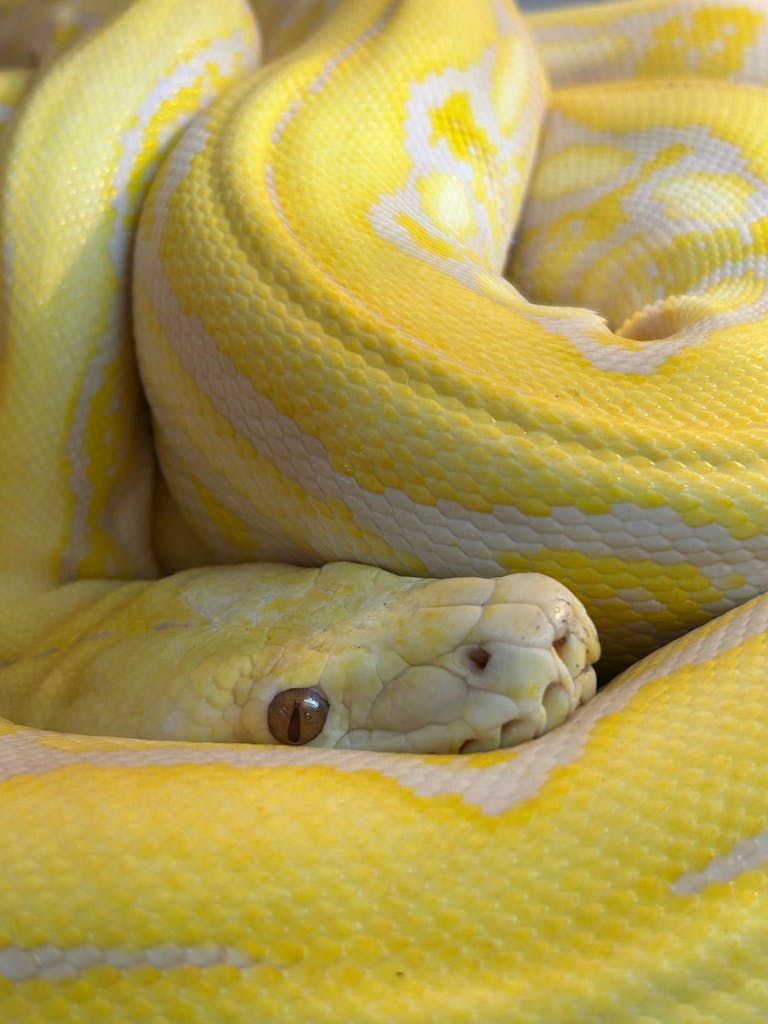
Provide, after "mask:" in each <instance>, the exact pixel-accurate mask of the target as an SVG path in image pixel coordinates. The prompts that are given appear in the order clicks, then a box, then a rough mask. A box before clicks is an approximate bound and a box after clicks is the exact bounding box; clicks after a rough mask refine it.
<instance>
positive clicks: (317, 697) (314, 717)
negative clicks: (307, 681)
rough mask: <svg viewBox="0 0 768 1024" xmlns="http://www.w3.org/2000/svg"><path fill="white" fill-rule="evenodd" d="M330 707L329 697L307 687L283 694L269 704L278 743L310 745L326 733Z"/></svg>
mask: <svg viewBox="0 0 768 1024" xmlns="http://www.w3.org/2000/svg"><path fill="white" fill-rule="evenodd" d="M328 707H329V705H328V701H327V700H326V699H325V697H323V695H322V694H320V693H318V692H317V690H311V689H310V688H309V687H307V686H294V687H291V689H290V690H281V691H280V693H276V694H275V696H274V697H273V698H272V700H271V701H270V704H269V710H268V711H267V724H268V725H269V731H270V732H271V733H272V735H273V736H274V737H275V739H276V740H277V742H278V743H290V744H291V746H297V745H298V744H300V743H309V741H310V740H313V739H314V738H315V737H316V736H319V735H320V733H321V732H322V731H323V726H324V725H325V720H326V718H327V717H328Z"/></svg>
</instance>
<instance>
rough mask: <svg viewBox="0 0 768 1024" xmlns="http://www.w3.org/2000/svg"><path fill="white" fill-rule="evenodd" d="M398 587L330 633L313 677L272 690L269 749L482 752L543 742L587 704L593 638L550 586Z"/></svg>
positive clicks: (534, 580) (476, 582)
mask: <svg viewBox="0 0 768 1024" xmlns="http://www.w3.org/2000/svg"><path fill="white" fill-rule="evenodd" d="M400 582H401V583H402V584H404V583H406V582H408V583H410V584H411V585H410V586H409V587H405V586H403V587H402V589H401V590H399V591H397V590H395V591H393V592H392V593H389V594H387V595H386V596H385V598H384V599H383V600H382V601H381V602H379V603H378V604H377V606H376V609H375V613H374V609H372V608H370V607H369V608H367V609H364V610H363V612H362V613H361V614H360V615H358V616H357V618H356V619H353V620H352V624H351V625H350V624H347V626H346V627H344V628H342V629H340V630H339V631H338V632H337V634H336V635H335V636H334V638H333V640H332V642H331V644H330V646H329V647H328V648H326V649H325V650H324V651H323V656H322V659H321V664H322V668H321V671H319V673H318V674H317V676H316V678H312V679H311V678H309V677H308V676H306V675H305V676H304V678H303V682H304V686H296V685H293V686H291V687H289V688H286V689H280V688H278V689H275V692H274V695H273V696H272V698H271V703H270V705H269V710H268V717H269V719H270V732H271V735H272V739H273V740H274V739H277V741H278V742H284V743H300V742H312V743H313V745H316V746H334V747H340V748H363V749H369V750H370V749H373V750H390V751H407V752H420V753H456V752H475V751H483V750H491V749H496V748H498V747H508V746H512V745H514V744H517V743H520V742H523V741H524V740H528V739H533V738H534V737H536V736H539V735H541V734H542V733H544V732H547V731H548V730H549V729H552V728H553V727H554V726H556V725H559V724H560V723H561V722H563V721H564V720H565V719H566V718H567V717H569V716H570V715H571V713H572V712H573V711H574V710H575V709H576V708H577V707H578V706H579V705H580V704H582V703H583V702H584V701H586V700H588V699H589V698H590V697H591V696H592V695H593V694H594V692H595V685H596V682H595V670H594V667H593V666H594V662H595V661H596V660H597V658H598V657H599V652H600V649H599V644H598V640H597V634H596V631H595V628H594V626H593V625H592V623H591V621H590V619H589V617H588V616H587V614H586V611H585V610H584V607H583V606H582V604H581V603H580V602H579V601H578V600H577V599H576V598H575V597H574V596H573V595H572V594H571V593H570V592H569V591H568V590H567V589H566V588H565V587H563V586H561V585H560V584H559V583H557V582H555V581H554V580H552V579H549V578H548V577H546V576H541V575H539V574H536V573H521V574H518V575H514V576H505V577H501V578H498V579H476V578H458V579H445V580H412V581H400ZM316 664H319V662H316ZM282 667H283V670H284V671H285V670H286V669H287V667H288V666H287V664H286V663H285V662H284V663H283V666H282ZM297 681H298V680H297V677H296V676H295V675H294V676H293V678H292V679H291V682H293V683H294V684H295V683H296V682H297ZM305 698H306V703H303V701H304V700H305ZM273 719H274V720H275V721H276V723H277V725H276V728H273V727H272V721H273ZM291 729H292V735H289V733H290V732H291Z"/></svg>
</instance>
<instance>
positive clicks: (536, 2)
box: [517, 0, 599, 11]
mask: <svg viewBox="0 0 768 1024" xmlns="http://www.w3.org/2000/svg"><path fill="white" fill-rule="evenodd" d="M517 2H518V7H521V8H522V9H523V10H525V11H539V10H543V9H544V8H545V7H571V6H573V3H574V0H517ZM577 2H583V0H577ZM591 2H592V3H595V2H596V0H591ZM597 2H599V0H597Z"/></svg>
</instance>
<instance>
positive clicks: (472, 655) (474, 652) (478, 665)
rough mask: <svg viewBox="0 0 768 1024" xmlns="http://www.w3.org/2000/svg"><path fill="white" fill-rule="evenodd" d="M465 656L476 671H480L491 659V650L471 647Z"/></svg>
mask: <svg viewBox="0 0 768 1024" xmlns="http://www.w3.org/2000/svg"><path fill="white" fill-rule="evenodd" d="M467 656H468V658H469V660H470V662H471V663H472V666H473V667H474V668H475V669H477V671H478V672H482V671H483V669H484V668H485V667H486V665H487V664H488V662H489V661H490V660H491V652H490V651H486V649H485V648H484V647H473V648H472V649H471V650H470V651H469V653H468V655H467Z"/></svg>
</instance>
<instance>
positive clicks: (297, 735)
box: [288, 700, 301, 743]
mask: <svg viewBox="0 0 768 1024" xmlns="http://www.w3.org/2000/svg"><path fill="white" fill-rule="evenodd" d="M300 739H301V712H300V711H299V702H298V701H297V700H295V701H294V702H293V711H291V719H290V721H289V722H288V740H289V742H290V743H298V742H299V740H300Z"/></svg>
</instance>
